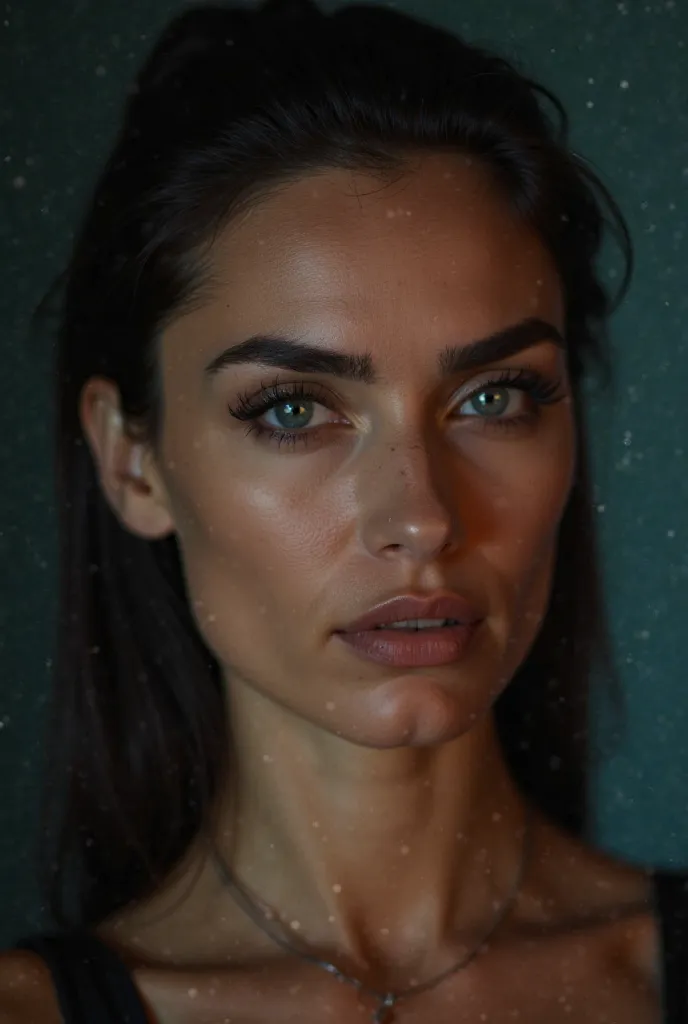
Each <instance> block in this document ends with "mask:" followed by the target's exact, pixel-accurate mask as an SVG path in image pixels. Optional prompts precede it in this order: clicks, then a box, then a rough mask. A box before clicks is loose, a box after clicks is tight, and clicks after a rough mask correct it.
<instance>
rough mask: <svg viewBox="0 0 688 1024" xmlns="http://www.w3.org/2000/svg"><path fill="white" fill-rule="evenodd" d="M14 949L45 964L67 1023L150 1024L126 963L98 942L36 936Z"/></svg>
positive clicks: (85, 938)
mask: <svg viewBox="0 0 688 1024" xmlns="http://www.w3.org/2000/svg"><path fill="white" fill-rule="evenodd" d="M15 948H17V949H25V950H30V951H31V952H32V953H36V954H37V955H38V956H40V957H41V958H42V960H43V961H44V962H45V964H46V965H47V967H48V969H49V971H50V974H51V977H52V981H53V985H54V987H55V992H56V994H57V1000H58V1005H59V1007H60V1012H61V1014H62V1018H63V1020H64V1024H150V1021H149V1018H148V1016H147V1014H146V1011H145V1009H144V1006H143V1003H142V1001H141V998H140V996H139V994H138V992H137V989H136V986H135V985H134V982H133V980H132V977H131V975H130V974H129V971H128V970H127V968H126V967H125V965H124V963H123V962H122V960H120V958H119V957H118V956H117V954H116V953H114V952H113V951H112V950H111V949H109V948H108V947H107V946H106V945H105V944H104V943H102V942H100V940H98V939H96V938H95V937H93V936H90V935H82V934H74V935H71V934H67V935H57V934H55V935H37V936H33V937H30V938H27V939H23V940H22V941H21V942H18V943H17V944H16V947H15Z"/></svg>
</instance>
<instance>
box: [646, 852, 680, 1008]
mask: <svg viewBox="0 0 688 1024" xmlns="http://www.w3.org/2000/svg"><path fill="white" fill-rule="evenodd" d="M654 893H655V909H656V914H657V921H658V926H659V930H660V939H661V947H662V967H663V979H662V982H663V1007H664V1014H663V1022H664V1024H688V874H686V873H685V872H669V871H658V872H656V874H655V876H654Z"/></svg>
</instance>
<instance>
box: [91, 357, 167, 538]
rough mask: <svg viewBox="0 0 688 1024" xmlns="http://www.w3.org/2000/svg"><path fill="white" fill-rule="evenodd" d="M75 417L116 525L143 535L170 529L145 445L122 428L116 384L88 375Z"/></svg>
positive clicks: (153, 535) (159, 480)
mask: <svg viewBox="0 0 688 1024" xmlns="http://www.w3.org/2000/svg"><path fill="white" fill-rule="evenodd" d="M79 416H80V418H81V425H82V429H83V431H84V434H85V435H86V440H87V441H88V445H89V448H90V449H91V454H92V455H93V459H94V461H95V463H96V466H97V469H98V476H99V479H100V486H101V488H102V491H103V494H104V495H105V498H106V499H107V501H108V504H109V505H110V507H111V508H112V511H113V512H114V513H115V515H116V516H117V518H118V519H119V521H120V522H121V523H122V525H123V526H125V527H126V529H128V530H129V531H130V532H131V533H134V534H136V535H137V536H138V537H143V538H145V539H146V540H159V539H160V538H162V537H165V536H167V535H168V534H170V533H173V532H174V522H173V520H172V516H171V514H170V510H169V502H168V496H167V492H166V489H165V487H164V484H163V481H162V478H161V476H160V473H159V471H158V469H157V466H156V464H155V460H154V458H153V454H152V451H151V449H150V445H149V444H148V443H147V442H145V441H144V440H142V439H140V438H137V437H136V436H135V434H134V433H133V431H131V430H130V429H128V427H127V424H126V423H125V420H124V417H123V416H122V412H121V406H120V396H119V390H118V388H117V387H116V385H115V384H113V383H112V381H109V380H105V379H103V378H100V377H94V378H92V379H91V380H89V381H88V382H87V384H86V385H85V387H84V389H83V391H82V393H81V401H80V405H79Z"/></svg>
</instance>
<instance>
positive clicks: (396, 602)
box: [340, 591, 482, 634]
mask: <svg viewBox="0 0 688 1024" xmlns="http://www.w3.org/2000/svg"><path fill="white" fill-rule="evenodd" d="M481 618H482V616H481V615H480V613H479V612H478V611H477V609H476V608H475V607H474V606H473V605H472V604H471V602H470V601H469V600H468V599H467V598H465V597H462V596H461V595H460V594H454V593H451V592H449V591H442V592H440V593H435V594H431V595H428V596H426V597H423V596H417V595H415V594H403V595H400V596H399V597H393V598H392V599H391V600H389V601H383V603H382V604H378V605H376V606H375V607H374V608H371V610H370V611H369V612H366V614H365V615H362V616H361V617H360V619H356V621H355V622H352V623H351V625H349V626H347V627H346V628H345V629H343V630H341V631H340V632H341V633H344V634H346V633H363V632H365V631H366V630H369V629H377V628H378V627H379V626H385V625H387V624H388V623H390V622H404V621H406V620H408V619H456V621H457V622H460V623H461V624H462V625H473V624H475V623H477V622H479V621H480V619H481Z"/></svg>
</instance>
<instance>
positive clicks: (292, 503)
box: [173, 456, 346, 662]
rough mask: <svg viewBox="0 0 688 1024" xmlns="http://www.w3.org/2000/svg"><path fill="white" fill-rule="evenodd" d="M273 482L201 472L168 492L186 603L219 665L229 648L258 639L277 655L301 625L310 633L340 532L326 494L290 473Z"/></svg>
mask: <svg viewBox="0 0 688 1024" xmlns="http://www.w3.org/2000/svg"><path fill="white" fill-rule="evenodd" d="M295 461H296V456H295ZM285 462H286V463H288V462H289V457H288V456H285ZM280 475H281V474H280V472H279V471H278V472H277V473H276V474H275V473H273V474H272V475H271V476H270V477H269V478H268V479H266V476H265V475H263V476H262V477H261V478H255V479H250V478H249V477H248V474H247V472H246V468H245V467H244V468H243V470H242V472H241V473H239V472H238V471H237V472H236V473H233V472H231V471H227V472H213V471H212V470H211V469H210V468H209V467H207V466H206V467H205V469H204V471H203V472H200V471H198V470H195V471H194V472H193V473H190V474H189V475H188V476H187V475H184V478H183V479H181V478H180V479H179V480H178V482H177V486H176V487H175V488H174V489H173V493H174V497H173V505H174V515H175V521H176V523H177V536H178V539H179V543H180V547H181V550H182V560H183V563H184V569H185V575H186V580H187V585H188V589H189V594H190V600H191V602H192V605H193V609H194V614H195V616H196V620H197V622H198V624H199V627H200V629H201V632H202V633H203V635H204V637H205V639H206V642H207V643H208V644H209V646H210V647H211V649H212V650H213V651H214V652H215V653H216V654H217V656H218V657H219V658H220V660H222V661H225V660H226V661H230V662H231V661H232V660H234V657H235V656H237V655H238V654H239V651H238V649H237V650H236V651H235V649H234V648H235V646H237V648H238V645H240V647H241V650H246V649H247V648H248V649H250V648H253V649H254V651H255V650H258V649H260V648H261V646H262V647H263V649H265V645H266V644H267V643H268V637H269V640H270V644H275V645H276V647H277V648H279V649H280V650H283V651H285V653H286V648H288V646H289V645H290V644H291V645H292V646H293V644H294V639H295V637H298V636H301V637H303V636H304V634H305V635H308V632H309V629H308V624H309V623H313V628H314V629H315V625H316V623H317V621H318V620H317V611H318V607H319V606H320V607H321V602H322V596H323V592H324V591H325V589H326V585H327V579H326V578H325V577H328V575H329V572H328V570H329V569H332V568H333V567H334V565H335V563H336V561H337V557H336V550H337V547H338V546H341V536H342V532H346V531H345V526H344V525H343V515H344V513H343V510H342V508H341V506H339V508H338V502H337V500H336V496H335V495H333V494H332V493H331V489H330V493H329V494H328V492H327V490H319V489H318V488H314V487H313V486H312V483H313V482H312V481H311V482H310V483H311V486H307V485H306V484H305V483H304V482H299V481H298V474H297V473H295V471H294V466H293V468H292V470H291V472H289V468H288V466H287V467H286V470H285V472H284V474H283V476H284V478H283V479H280ZM189 495H193V500H190V499H189ZM304 627H305V628H304Z"/></svg>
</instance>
